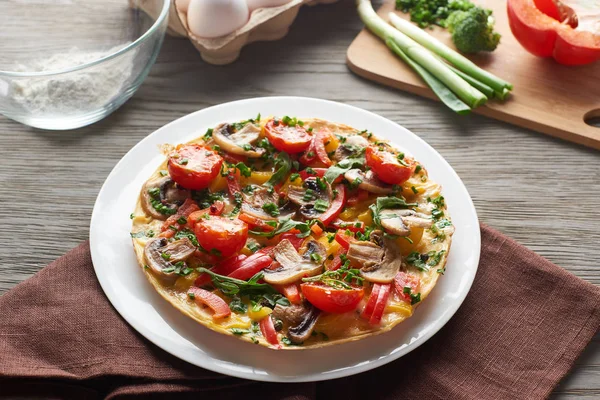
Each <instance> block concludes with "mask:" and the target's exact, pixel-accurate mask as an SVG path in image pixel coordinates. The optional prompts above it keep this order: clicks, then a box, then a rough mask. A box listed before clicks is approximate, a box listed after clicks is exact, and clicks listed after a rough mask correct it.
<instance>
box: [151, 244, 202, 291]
mask: <svg viewBox="0 0 600 400" xmlns="http://www.w3.org/2000/svg"><path fill="white" fill-rule="evenodd" d="M195 251H196V246H194V245H193V244H192V242H191V241H190V240H189V239H188V238H183V239H180V240H176V241H174V242H172V243H169V241H168V240H167V239H166V238H155V239H151V240H149V241H148V243H146V247H144V257H145V258H146V263H147V265H148V266H149V267H150V269H151V270H152V271H153V272H154V273H155V274H156V275H157V276H158V277H159V278H161V279H162V280H163V281H165V283H173V282H174V281H175V280H176V279H177V277H178V276H177V274H174V273H173V272H163V270H164V269H166V268H169V267H172V266H173V264H175V263H177V262H179V261H185V260H187V259H188V258H189V257H190V256H191V255H192V254H193V253H194V252H195Z"/></svg>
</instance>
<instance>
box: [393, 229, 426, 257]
mask: <svg viewBox="0 0 600 400" xmlns="http://www.w3.org/2000/svg"><path fill="white" fill-rule="evenodd" d="M407 237H408V238H409V239H410V241H409V240H406V238H404V237H400V238H398V239H397V243H398V246H399V247H400V253H401V254H402V255H403V256H407V255H409V254H410V253H411V252H413V251H415V249H416V248H417V245H418V244H419V242H420V241H421V238H422V237H423V228H417V227H411V228H410V235H408V236H407ZM411 241H412V243H411Z"/></svg>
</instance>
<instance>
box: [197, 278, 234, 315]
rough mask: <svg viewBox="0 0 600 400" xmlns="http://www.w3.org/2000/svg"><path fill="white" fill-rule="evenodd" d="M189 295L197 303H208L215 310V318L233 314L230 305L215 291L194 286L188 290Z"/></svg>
mask: <svg viewBox="0 0 600 400" xmlns="http://www.w3.org/2000/svg"><path fill="white" fill-rule="evenodd" d="M188 297H190V298H192V299H194V301H195V302H196V304H198V305H206V306H207V307H209V308H210V309H211V310H213V312H214V314H213V316H212V317H213V319H219V318H225V317H228V316H230V315H231V310H230V309H229V305H227V303H226V302H225V300H223V299H222V298H220V297H219V296H217V295H216V294H214V293H213V292H209V291H208V290H204V289H200V288H198V287H193V286H192V287H191V288H190V290H189V291H188Z"/></svg>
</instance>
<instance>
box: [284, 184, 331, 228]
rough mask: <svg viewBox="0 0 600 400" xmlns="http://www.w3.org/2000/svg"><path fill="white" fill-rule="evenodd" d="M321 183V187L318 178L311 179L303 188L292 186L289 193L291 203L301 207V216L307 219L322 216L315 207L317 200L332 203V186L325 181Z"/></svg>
mask: <svg viewBox="0 0 600 400" xmlns="http://www.w3.org/2000/svg"><path fill="white" fill-rule="evenodd" d="M320 182H321V186H319V184H318V183H317V178H316V177H309V178H307V179H306V180H305V181H304V182H303V183H302V186H295V185H291V186H290V188H289V191H288V193H287V196H288V198H289V199H290V201H291V202H292V203H294V204H297V205H299V206H300V210H299V211H300V214H301V215H302V216H303V217H304V218H306V219H313V218H316V217H318V216H319V214H321V212H319V211H317V210H315V207H314V206H315V203H316V201H317V200H322V201H326V202H327V203H331V201H332V198H333V191H332V190H331V185H330V184H329V183H328V182H327V181H326V180H325V179H321V180H320Z"/></svg>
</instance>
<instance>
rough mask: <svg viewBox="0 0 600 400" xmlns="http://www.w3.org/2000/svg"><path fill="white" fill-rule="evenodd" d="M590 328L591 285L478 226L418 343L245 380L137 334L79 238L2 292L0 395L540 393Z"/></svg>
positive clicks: (599, 307) (594, 293)
mask: <svg viewBox="0 0 600 400" xmlns="http://www.w3.org/2000/svg"><path fill="white" fill-rule="evenodd" d="M417 312H419V311H418V310H417ZM599 327H600V288H598V287H596V286H594V285H592V284H590V283H587V282H585V281H583V280H581V279H579V278H577V277H575V276H574V275H572V274H570V273H569V272H567V271H565V270H564V269H562V268H559V267H557V266H555V265H554V264H552V263H550V262H549V261H547V260H545V259H544V258H542V257H540V256H539V255H537V254H535V253H533V252H532V251H530V250H528V249H526V248H525V247H523V246H521V245H519V244H518V243H516V242H514V241H513V240H511V239H509V238H508V237H506V236H504V235H503V234H501V233H499V232H497V231H495V230H493V229H491V228H489V227H487V226H482V249H481V260H480V265H479V270H478V272H477V276H476V278H475V282H474V284H473V287H472V288H471V291H470V293H469V295H468V296H467V299H466V300H465V302H464V304H463V305H462V306H461V308H460V309H459V310H458V312H457V313H456V315H455V316H454V317H453V318H452V319H451V320H450V321H449V322H448V324H447V325H446V326H445V327H444V328H442V330H440V332H438V333H437V334H436V335H435V336H434V337H433V338H431V339H430V340H429V341H428V342H427V343H425V344H424V345H422V346H421V347H419V348H418V349H416V350H414V351H413V352H411V353H409V354H408V355H406V356H404V357H402V358H400V359H399V360H396V361H394V362H391V363H389V364H387V365H385V366H382V367H379V368H376V369H374V370H371V371H368V372H365V373H362V374H359V375H355V376H353V377H348V378H342V379H336V380H331V381H325V382H318V383H300V384H271V383H261V382H252V381H247V380H243V379H238V378H232V377H228V376H224V375H220V374H218V373H214V372H211V371H208V370H204V369H202V368H198V367H195V366H192V365H191V364H188V363H186V362H184V361H181V360H179V359H177V358H176V357H174V356H171V355H170V354H168V353H166V352H164V351H163V350H161V349H159V348H158V347H156V346H155V345H153V344H151V343H150V342H148V341H147V340H146V339H144V338H143V337H142V336H141V335H139V334H138V333H137V332H136V331H135V330H134V329H133V328H131V327H130V326H129V325H128V324H127V323H126V322H125V321H124V320H123V319H122V318H121V317H120V316H119V315H118V313H117V312H116V311H115V310H114V309H113V307H112V306H111V304H110V303H109V302H108V300H107V298H106V297H105V295H104V293H103V292H102V289H101V288H100V286H99V284H98V281H97V279H96V276H95V274H94V270H93V266H92V262H91V258H90V252H89V244H88V243H87V242H86V243H83V244H82V245H80V246H79V247H77V248H75V249H74V250H72V251H70V252H69V253H67V254H66V255H65V256H63V257H61V258H59V259H58V260H56V261H55V262H54V263H52V264H50V265H49V266H47V267H46V268H44V269H42V270H41V271H40V272H39V273H38V274H36V275H35V276H33V277H32V278H30V279H29V280H27V281H25V282H23V283H21V284H19V285H17V286H16V287H15V288H14V289H12V290H10V291H9V292H7V293H6V294H4V295H3V296H2V297H0V388H1V389H0V397H3V396H7V397H15V396H38V397H41V398H55V399H71V398H76V399H94V400H95V399H133V398H147V397H150V398H170V397H175V396H177V398H183V399H186V398H194V399H197V398H198V395H202V394H206V395H209V396H215V397H216V398H219V399H239V398H240V396H243V397H245V398H254V397H260V398H262V399H277V400H279V399H317V398H319V399H320V398H344V399H348V400H353V399H356V400H358V399H364V398H370V399H375V398H377V399H415V398H426V399H438V398H439V399H442V398H453V399H478V400H480V399H499V398H509V397H510V398H527V399H542V398H545V397H546V396H547V395H548V394H549V393H550V392H551V391H552V389H553V388H554V387H555V386H556V385H557V384H558V382H559V381H560V379H561V378H562V377H563V376H564V375H565V374H566V373H567V372H568V371H569V369H570V368H571V366H572V365H573V363H574V361H575V359H576V358H577V357H578V356H579V354H580V353H581V352H582V350H583V349H584V348H585V346H586V345H587V344H588V342H589V341H590V340H591V339H592V337H593V336H594V334H595V333H596V332H597V331H598V328H599ZM198 329H205V328H204V327H201V326H198ZM395 329H402V326H401V325H400V326H399V327H397V328H395ZM232 340H233V339H232ZM284 355H285V353H282V356H284ZM315 362H318V360H317V359H316V360H315Z"/></svg>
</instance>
